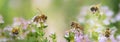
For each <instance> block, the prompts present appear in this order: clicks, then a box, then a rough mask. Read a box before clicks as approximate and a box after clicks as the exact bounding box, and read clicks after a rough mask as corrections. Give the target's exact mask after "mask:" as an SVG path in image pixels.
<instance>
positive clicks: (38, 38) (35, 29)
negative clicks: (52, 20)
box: [0, 14, 57, 42]
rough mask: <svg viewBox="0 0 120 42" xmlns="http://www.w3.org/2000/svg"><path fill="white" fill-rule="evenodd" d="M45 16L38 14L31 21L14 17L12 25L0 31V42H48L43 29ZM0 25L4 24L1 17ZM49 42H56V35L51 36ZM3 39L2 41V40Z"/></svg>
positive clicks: (45, 26) (45, 25)
mask: <svg viewBox="0 0 120 42" xmlns="http://www.w3.org/2000/svg"><path fill="white" fill-rule="evenodd" d="M46 20H47V16H46V15H45V14H39V15H37V16H34V17H33V18H32V20H26V19H24V18H22V17H15V18H14V19H13V24H12V25H8V26H6V27H4V28H3V29H0V37H2V38H0V42H17V41H20V42H50V40H48V37H46V36H45V31H44V30H45V28H47V27H48V25H47V24H46ZM0 23H2V24H3V23H4V21H3V19H2V16H0ZM50 38H51V39H53V40H51V41H53V42H57V41H56V34H51V35H50ZM2 39H4V40H2Z"/></svg>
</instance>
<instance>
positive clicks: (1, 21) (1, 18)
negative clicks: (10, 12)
mask: <svg viewBox="0 0 120 42" xmlns="http://www.w3.org/2000/svg"><path fill="white" fill-rule="evenodd" d="M0 23H4V21H3V17H2V16H1V15H0Z"/></svg>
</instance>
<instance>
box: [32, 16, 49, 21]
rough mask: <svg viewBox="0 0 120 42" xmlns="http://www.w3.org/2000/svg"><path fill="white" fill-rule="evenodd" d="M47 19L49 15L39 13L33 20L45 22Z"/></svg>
mask: <svg viewBox="0 0 120 42" xmlns="http://www.w3.org/2000/svg"><path fill="white" fill-rule="evenodd" d="M46 20H47V16H45V15H44V14H41V15H38V16H36V17H35V18H34V20H33V22H45V21H46Z"/></svg>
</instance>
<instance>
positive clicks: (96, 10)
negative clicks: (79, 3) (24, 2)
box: [90, 4, 99, 14]
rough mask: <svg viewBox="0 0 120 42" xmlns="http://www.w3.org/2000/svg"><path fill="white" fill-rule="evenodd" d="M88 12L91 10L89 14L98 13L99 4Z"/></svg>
mask: <svg viewBox="0 0 120 42" xmlns="http://www.w3.org/2000/svg"><path fill="white" fill-rule="evenodd" d="M90 10H91V12H93V14H94V13H95V12H99V4H97V5H94V6H92V7H91V8H90Z"/></svg>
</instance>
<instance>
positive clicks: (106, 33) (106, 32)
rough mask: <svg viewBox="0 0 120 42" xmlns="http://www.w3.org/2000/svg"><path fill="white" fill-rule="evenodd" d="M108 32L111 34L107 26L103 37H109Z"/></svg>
mask: <svg viewBox="0 0 120 42" xmlns="http://www.w3.org/2000/svg"><path fill="white" fill-rule="evenodd" d="M110 34H111V33H110V29H109V28H107V29H106V31H105V37H107V38H108V37H110Z"/></svg>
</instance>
